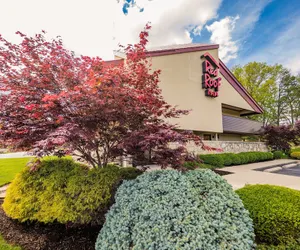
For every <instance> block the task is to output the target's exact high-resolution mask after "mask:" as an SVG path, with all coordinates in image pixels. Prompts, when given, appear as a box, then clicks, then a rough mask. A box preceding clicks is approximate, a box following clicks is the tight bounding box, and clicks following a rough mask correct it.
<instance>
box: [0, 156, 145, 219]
mask: <svg viewBox="0 0 300 250" xmlns="http://www.w3.org/2000/svg"><path fill="white" fill-rule="evenodd" d="M140 173H141V172H140V171H139V170H137V169H131V168H126V169H122V168H118V167H116V166H111V167H108V168H103V169H91V170H90V169H89V168H88V167H86V166H84V165H82V164H79V163H76V162H74V161H73V160H72V159H67V158H53V157H52V158H47V159H44V160H42V161H41V162H40V163H39V164H36V165H34V167H26V168H25V169H24V170H23V171H22V172H21V173H19V174H18V175H17V176H16V178H15V179H14V180H13V182H12V183H11V184H10V186H9V188H8V190H7V194H6V197H5V200H4V203H3V209H4V211H5V213H6V214H7V215H8V216H9V217H11V218H13V219H17V220H18V221H20V222H25V221H38V222H43V223H52V222H59V223H64V224H65V223H74V224H88V223H91V222H93V223H95V224H98V223H99V224H100V223H102V222H103V219H104V213H105V212H106V211H107V210H108V208H109V207H110V205H111V203H112V200H113V196H114V191H115V189H116V187H117V185H118V184H119V183H120V181H121V180H122V179H133V178H135V177H136V176H137V175H139V174H140Z"/></svg>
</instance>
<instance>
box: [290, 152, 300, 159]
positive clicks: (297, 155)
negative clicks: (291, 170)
mask: <svg viewBox="0 0 300 250" xmlns="http://www.w3.org/2000/svg"><path fill="white" fill-rule="evenodd" d="M291 157H292V158H295V159H298V160H300V152H297V151H296V152H292V153H291Z"/></svg>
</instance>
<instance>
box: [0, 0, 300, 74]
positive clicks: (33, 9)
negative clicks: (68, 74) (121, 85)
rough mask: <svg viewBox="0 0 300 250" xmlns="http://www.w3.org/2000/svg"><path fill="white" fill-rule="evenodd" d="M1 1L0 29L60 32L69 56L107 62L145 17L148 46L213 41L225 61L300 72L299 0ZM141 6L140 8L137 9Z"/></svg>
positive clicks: (134, 36) (6, 33)
mask: <svg viewBox="0 0 300 250" xmlns="http://www.w3.org/2000/svg"><path fill="white" fill-rule="evenodd" d="M126 1H132V0H63V1H61V0H51V1H50V0H43V1H41V0H26V1H24V0H9V1H3V3H1V10H5V11H2V12H1V15H0V23H1V25H0V34H1V35H2V36H3V37H5V38H6V39H7V40H9V41H12V42H19V41H20V39H19V38H18V37H17V36H16V35H15V32H16V31H21V32H22V33H26V34H28V35H34V34H36V33H38V32H40V31H41V30H46V31H47V32H48V33H47V36H48V37H49V38H53V37H56V36H61V37H62V39H63V41H64V44H65V46H66V47H67V48H68V49H70V50H72V51H74V52H75V53H76V54H83V55H88V56H99V57H102V58H103V59H105V60H110V59H113V50H114V49H117V48H118V44H123V45H126V44H128V43H135V42H136V41H137V40H138V34H139V32H140V31H141V30H142V29H143V27H144V26H145V24H146V23H147V22H149V21H150V22H151V24H152V30H151V33H150V37H149V40H150V43H149V46H151V47H153V46H161V45H170V44H182V43H191V42H200V43H218V44H219V45H220V49H219V57H220V58H221V59H222V60H223V61H224V62H225V63H226V64H227V65H228V66H229V67H232V66H233V65H236V64H241V65H243V64H245V63H247V62H250V61H263V62H267V63H270V64H275V63H280V64H283V65H284V66H286V67H288V68H289V69H291V70H292V71H293V72H294V73H300V0H150V1H149V0H135V1H136V4H137V5H138V6H136V7H130V8H128V14H127V15H124V13H123V5H124V2H126ZM141 10H143V11H141Z"/></svg>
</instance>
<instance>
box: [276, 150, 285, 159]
mask: <svg viewBox="0 0 300 250" xmlns="http://www.w3.org/2000/svg"><path fill="white" fill-rule="evenodd" d="M273 155H274V159H284V158H285V154H284V153H283V151H274V152H273Z"/></svg>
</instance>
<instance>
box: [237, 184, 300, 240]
mask: <svg viewBox="0 0 300 250" xmlns="http://www.w3.org/2000/svg"><path fill="white" fill-rule="evenodd" d="M236 192H237V194H238V195H239V196H240V198H241V199H242V201H243V203H244V205H245V208H246V209H247V210H248V211H249V212H250V216H251V218H252V219H253V223H254V230H255V235H256V239H257V241H258V242H261V243H266V244H274V245H278V244H296V243H297V242H298V243H299V242H300V191H297V190H293V189H289V188H285V187H279V186H271V185H249V186H246V187H244V188H241V189H239V190H237V191H236Z"/></svg>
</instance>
